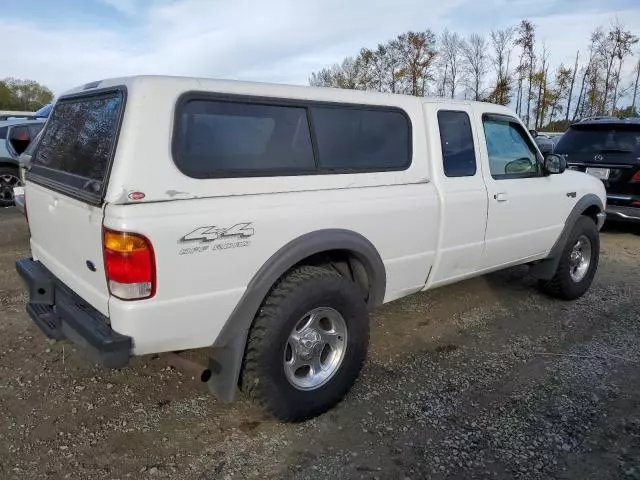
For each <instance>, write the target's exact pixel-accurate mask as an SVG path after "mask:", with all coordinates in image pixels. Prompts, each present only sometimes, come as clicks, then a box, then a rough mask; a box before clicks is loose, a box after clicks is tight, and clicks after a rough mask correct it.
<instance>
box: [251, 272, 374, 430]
mask: <svg viewBox="0 0 640 480" xmlns="http://www.w3.org/2000/svg"><path fill="white" fill-rule="evenodd" d="M319 307H329V308H332V309H334V310H336V311H338V312H339V313H340V314H341V315H342V317H343V319H344V321H345V324H346V327H347V332H348V335H347V342H346V350H345V353H344V356H343V357H342V362H341V363H340V364H339V366H338V367H337V369H336V370H335V373H334V374H333V376H331V377H330V378H329V379H328V380H327V381H326V383H324V384H322V385H319V386H318V387H317V388H315V389H313V390H300V389H298V388H296V387H295V386H294V385H292V383H290V382H289V380H288V378H287V376H286V374H285V368H284V364H283V359H284V355H285V349H286V348H287V341H288V339H289V335H290V333H291V332H292V330H293V328H294V327H295V326H296V325H297V324H298V323H299V322H300V321H301V319H302V318H304V316H305V314H306V313H308V312H310V311H311V310H313V309H315V308H319ZM368 345H369V316H368V313H367V308H366V304H365V301H364V299H363V298H362V293H361V292H360V291H359V290H358V288H357V287H356V285H355V284H354V283H353V282H352V281H351V280H350V279H348V278H345V277H343V276H342V275H340V273H338V272H337V271H335V270H334V269H332V268H331V267H315V266H302V267H298V268H295V269H294V270H292V271H290V272H289V273H287V274H286V275H285V276H283V278H282V279H280V280H279V281H278V283H277V284H276V285H275V286H274V287H273V289H272V290H271V292H270V293H269V295H268V296H267V298H266V299H265V301H264V303H263V305H262V307H261V308H260V310H259V312H258V314H257V316H256V318H255V320H254V322H253V326H252V328H251V331H250V332H249V339H248V342H247V349H246V352H245V358H244V362H243V368H242V374H241V379H240V386H241V388H242V390H243V391H244V392H245V393H246V394H248V395H249V397H250V398H251V399H252V400H253V401H255V402H256V403H258V404H259V405H261V406H262V407H263V408H264V409H265V410H266V411H267V413H269V414H270V415H272V416H274V417H276V418H278V419H280V420H284V421H302V420H306V419H309V418H312V417H315V416H317V415H320V414H322V413H324V412H326V411H327V410H329V409H330V408H331V407H333V406H334V405H336V404H337V403H338V402H339V401H340V400H341V399H342V397H343V396H344V395H345V394H346V393H347V392H348V391H349V389H350V388H351V386H352V385H353V383H354V382H355V380H356V378H357V377H358V374H359V373H360V370H361V369H362V365H363V363H364V360H365V358H366V355H367V348H368Z"/></svg>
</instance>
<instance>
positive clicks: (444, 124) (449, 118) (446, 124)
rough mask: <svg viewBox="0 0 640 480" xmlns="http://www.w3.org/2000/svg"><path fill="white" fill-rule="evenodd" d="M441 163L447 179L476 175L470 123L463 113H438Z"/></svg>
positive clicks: (442, 111) (467, 116)
mask: <svg viewBox="0 0 640 480" xmlns="http://www.w3.org/2000/svg"><path fill="white" fill-rule="evenodd" d="M438 127H439V128H440V144H441V146H442V162H443V165H442V166H443V168H444V174H445V175H446V176H447V177H473V176H474V175H475V174H476V151H475V148H474V144H473V133H472V132H471V121H470V120H469V115H467V114H466V113H465V112H454V111H448V110H440V111H439V112H438Z"/></svg>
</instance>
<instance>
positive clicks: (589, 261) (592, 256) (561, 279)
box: [540, 216, 600, 300]
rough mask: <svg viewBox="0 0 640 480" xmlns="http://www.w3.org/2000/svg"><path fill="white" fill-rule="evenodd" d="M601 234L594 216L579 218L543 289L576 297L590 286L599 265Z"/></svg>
mask: <svg viewBox="0 0 640 480" xmlns="http://www.w3.org/2000/svg"><path fill="white" fill-rule="evenodd" d="M599 258H600V236H599V234H598V228H597V227H596V224H595V222H594V221H593V220H591V219H590V218H588V217H585V216H582V217H580V218H579V219H578V221H577V222H576V224H575V226H574V227H573V230H572V232H571V235H569V238H568V239H567V244H566V245H565V247H564V250H563V252H562V257H561V258H560V263H559V264H558V268H557V270H556V273H555V275H554V276H553V278H552V279H551V280H541V281H540V287H541V288H542V290H543V291H544V292H545V293H547V294H548V295H551V296H553V297H556V298H561V299H563V300H575V299H576V298H579V297H581V296H582V295H584V293H585V292H586V291H587V290H588V289H589V287H590V286H591V283H592V282H593V277H594V276H595V274H596V270H597V269H598V260H599Z"/></svg>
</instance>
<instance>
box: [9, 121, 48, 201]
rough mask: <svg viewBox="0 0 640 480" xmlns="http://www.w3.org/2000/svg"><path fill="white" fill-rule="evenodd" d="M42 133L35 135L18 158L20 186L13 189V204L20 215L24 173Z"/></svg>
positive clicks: (24, 179)
mask: <svg viewBox="0 0 640 480" xmlns="http://www.w3.org/2000/svg"><path fill="white" fill-rule="evenodd" d="M42 131H43V130H40V132H39V133H38V135H36V137H35V138H34V139H33V140H31V143H30V144H29V146H28V147H27V149H26V150H25V151H24V153H23V154H22V155H20V156H19V157H18V167H19V168H20V182H21V184H20V185H19V186H17V187H14V189H13V202H14V204H15V206H16V207H18V208H19V209H20V210H21V211H22V213H25V204H24V184H25V181H26V171H27V169H28V168H29V164H30V163H31V157H32V156H33V152H34V151H35V149H36V147H37V146H38V142H39V141H40V138H41V137H42Z"/></svg>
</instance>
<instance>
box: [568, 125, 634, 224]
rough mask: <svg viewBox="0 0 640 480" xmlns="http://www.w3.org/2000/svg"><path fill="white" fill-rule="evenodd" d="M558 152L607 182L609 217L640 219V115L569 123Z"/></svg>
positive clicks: (573, 168)
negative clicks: (631, 117)
mask: <svg viewBox="0 0 640 480" xmlns="http://www.w3.org/2000/svg"><path fill="white" fill-rule="evenodd" d="M555 153H557V154H560V155H564V156H565V158H566V160H567V163H568V165H569V168H570V169H572V170H579V171H582V172H586V173H589V174H591V175H594V176H595V177H597V178H599V179H600V180H602V181H603V182H604V185H605V188H606V189H607V215H608V217H609V218H611V219H618V220H627V221H636V222H640V119H620V118H615V117H605V118H596V119H586V120H582V121H580V122H578V123H576V124H574V125H572V126H571V127H569V130H568V131H567V132H566V133H565V134H564V135H563V136H562V138H561V139H560V141H559V142H558V145H557V146H556V148H555Z"/></svg>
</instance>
